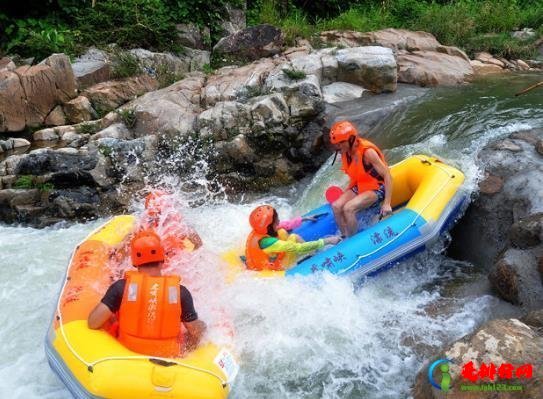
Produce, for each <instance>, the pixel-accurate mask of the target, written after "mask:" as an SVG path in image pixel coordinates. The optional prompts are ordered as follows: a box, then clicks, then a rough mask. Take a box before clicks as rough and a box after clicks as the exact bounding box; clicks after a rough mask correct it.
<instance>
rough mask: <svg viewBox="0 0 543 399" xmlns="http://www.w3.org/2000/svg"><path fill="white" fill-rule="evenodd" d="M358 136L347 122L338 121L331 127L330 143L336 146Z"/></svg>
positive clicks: (353, 127) (352, 126)
mask: <svg viewBox="0 0 543 399" xmlns="http://www.w3.org/2000/svg"><path fill="white" fill-rule="evenodd" d="M356 136H358V130H356V127H355V126H354V125H353V124H352V123H351V122H349V121H340V122H336V123H334V124H333V125H332V128H331V129H330V143H332V144H338V143H341V142H342V141H347V140H349V138H350V137H356Z"/></svg>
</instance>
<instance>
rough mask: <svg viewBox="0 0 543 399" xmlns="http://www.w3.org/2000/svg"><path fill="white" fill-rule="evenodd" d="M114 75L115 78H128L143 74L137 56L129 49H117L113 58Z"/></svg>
mask: <svg viewBox="0 0 543 399" xmlns="http://www.w3.org/2000/svg"><path fill="white" fill-rule="evenodd" d="M112 64H113V70H112V73H111V74H112V76H113V77H114V78H115V79H122V78H128V77H130V76H136V75H139V74H141V72H142V69H141V65H140V63H139V61H138V59H137V58H136V57H134V56H133V55H132V54H131V53H129V52H128V51H116V52H115V53H114V54H113V59H112Z"/></svg>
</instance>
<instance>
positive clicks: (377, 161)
mask: <svg viewBox="0 0 543 399" xmlns="http://www.w3.org/2000/svg"><path fill="white" fill-rule="evenodd" d="M364 158H365V159H366V161H367V162H368V163H370V164H371V165H372V166H373V168H374V169H375V170H376V171H377V173H379V175H381V176H383V180H384V182H385V199H384V200H383V205H382V206H381V212H382V214H383V215H384V216H386V215H387V214H389V213H391V212H392V208H391V205H390V203H391V201H392V176H391V175H390V170H389V169H388V167H387V166H386V165H385V163H384V162H383V161H382V160H381V158H380V157H379V155H378V154H377V152H376V151H375V150H374V149H373V148H370V149H368V150H367V151H366V153H365V154H364Z"/></svg>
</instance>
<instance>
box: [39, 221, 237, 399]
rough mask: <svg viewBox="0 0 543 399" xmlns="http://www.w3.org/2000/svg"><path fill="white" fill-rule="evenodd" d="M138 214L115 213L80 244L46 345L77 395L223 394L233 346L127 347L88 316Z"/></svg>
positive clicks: (233, 367) (233, 368)
mask: <svg viewBox="0 0 543 399" xmlns="http://www.w3.org/2000/svg"><path fill="white" fill-rule="evenodd" d="M135 225H136V220H135V218H134V217H133V216H117V217H115V218H113V219H112V220H110V221H109V222H108V223H106V224H105V225H104V226H102V227H101V228H99V229H98V230H97V231H95V232H93V233H91V234H90V235H89V236H88V237H87V238H86V239H85V240H84V241H83V242H82V243H81V244H79V245H78V246H77V247H76V249H75V251H74V253H73V255H72V259H71V262H70V264H69V266H68V269H67V272H66V278H65V280H64V283H63V286H62V289H61V291H60V294H59V299H58V304H57V308H56V310H55V313H54V317H53V320H52V322H51V326H50V329H49V332H48V334H47V337H46V339H45V349H46V355H47V359H48V361H49V364H50V365H51V368H52V369H53V370H54V371H55V372H56V373H57V374H58V376H59V377H60V379H61V380H62V381H63V382H64V383H65V384H66V387H67V388H68V389H69V390H70V392H71V393H72V395H73V396H74V397H76V398H118V399H135V398H154V399H159V398H186V399H189V398H190V399H211V398H226V397H227V396H228V393H229V391H230V384H231V382H232V380H233V379H234V378H235V375H236V374H237V371H238V366H237V364H236V362H235V360H234V358H233V357H232V355H231V354H230V352H229V351H228V350H227V349H225V348H221V347H219V346H217V345H214V344H204V345H201V346H200V347H199V348H197V349H196V350H195V351H193V352H191V353H189V354H188V355H187V356H186V357H183V358H175V359H174V358H153V357H150V356H144V355H140V354H138V353H135V352H132V351H130V350H128V349H126V348H125V347H124V346H123V345H122V344H120V343H119V342H118V341H117V340H116V339H115V338H114V337H113V336H112V335H110V334H109V333H108V332H107V331H105V330H91V329H89V328H88V327H87V317H88V314H89V313H90V311H91V310H92V309H93V308H94V306H95V305H96V304H97V303H98V302H99V301H100V299H101V298H102V296H103V294H104V293H105V291H106V290H107V287H109V285H110V284H111V283H112V282H113V281H114V280H115V276H114V275H113V271H112V269H111V268H110V260H111V259H115V258H118V257H121V256H125V254H124V253H123V251H124V250H123V247H124V243H126V240H127V238H128V237H129V236H130V235H131V234H132V233H133V231H134V229H135Z"/></svg>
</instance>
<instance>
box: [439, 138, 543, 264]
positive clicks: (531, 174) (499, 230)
mask: <svg viewBox="0 0 543 399" xmlns="http://www.w3.org/2000/svg"><path fill="white" fill-rule="evenodd" d="M540 137H543V130H541V129H535V130H532V131H529V132H523V133H522V134H518V133H514V134H512V135H511V136H510V137H509V138H508V139H507V140H506V141H505V143H507V142H509V143H512V144H514V145H515V146H516V147H518V148H520V151H511V150H510V148H512V147H511V146H510V145H506V144H504V140H498V141H496V142H493V143H490V144H489V145H488V146H487V147H485V148H484V149H483V150H482V151H480V152H479V154H478V156H477V159H478V163H480V164H481V166H482V168H483V169H484V173H485V174H486V175H487V176H488V177H487V178H486V179H483V180H482V181H481V183H480V187H482V188H484V190H483V191H481V192H480V193H479V195H478V197H477V198H475V200H474V201H473V202H472V203H471V204H470V207H469V208H468V210H467V212H466V214H465V216H464V217H463V218H462V219H461V220H460V222H459V223H458V224H457V225H456V226H455V227H454V228H453V230H452V231H451V234H452V238H453V240H452V242H451V246H450V249H449V252H450V254H451V255H453V256H455V257H457V258H459V259H462V260H467V261H470V262H472V263H475V264H476V265H479V266H481V267H483V268H485V269H487V270H488V269H490V267H491V266H493V264H494V262H495V260H496V259H497V258H498V256H499V254H500V253H502V252H503V251H505V250H506V249H507V248H508V247H509V246H510V245H511V241H510V237H511V235H510V229H511V227H512V226H513V225H514V224H515V223H517V222H519V221H521V220H522V219H524V218H526V217H529V216H530V215H534V214H537V213H539V212H542V211H543V157H541V156H540V155H539V154H538V153H537V152H536V150H535V147H534V144H533V143H534V142H537V140H538V139H539V138H540ZM489 178H491V179H492V180H495V181H496V182H499V184H497V185H496V184H494V185H491V184H488V183H487V180H488V179H489ZM511 234H514V233H511ZM514 236H515V235H514ZM515 240H516V239H515ZM519 244H520V247H525V246H526V245H527V244H529V243H525V244H522V243H519V242H518V240H516V245H517V246H519Z"/></svg>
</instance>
